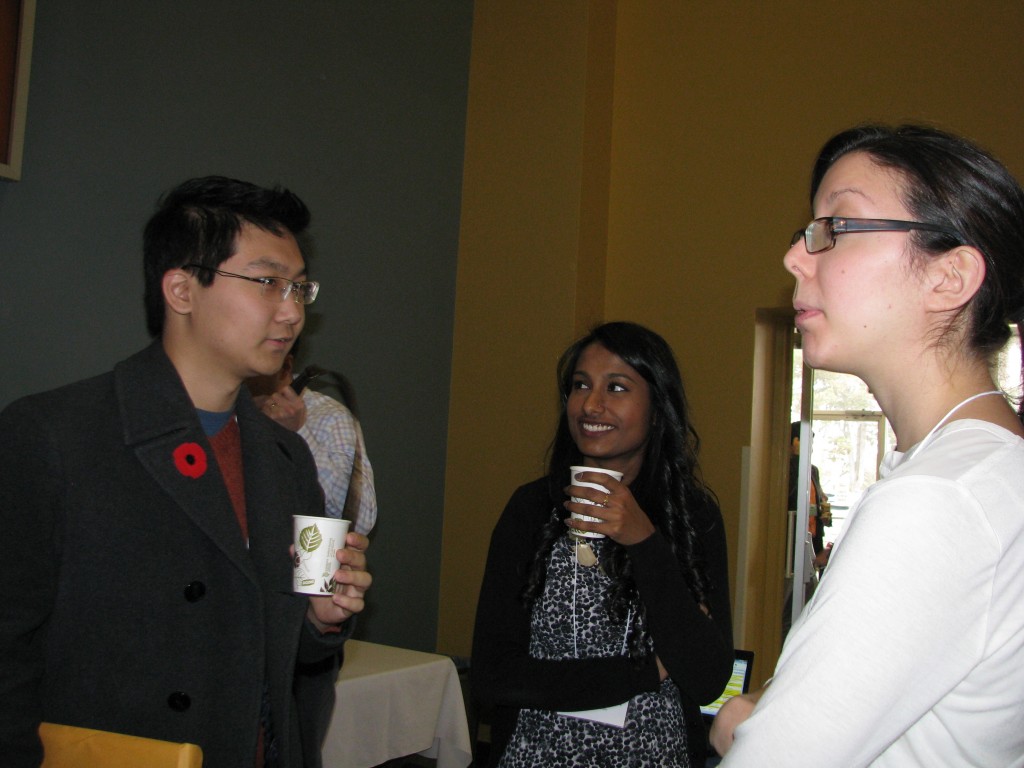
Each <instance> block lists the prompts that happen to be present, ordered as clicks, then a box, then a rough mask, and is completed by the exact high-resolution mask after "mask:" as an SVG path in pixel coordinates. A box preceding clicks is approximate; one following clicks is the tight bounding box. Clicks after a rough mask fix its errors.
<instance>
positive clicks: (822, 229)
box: [789, 216, 964, 253]
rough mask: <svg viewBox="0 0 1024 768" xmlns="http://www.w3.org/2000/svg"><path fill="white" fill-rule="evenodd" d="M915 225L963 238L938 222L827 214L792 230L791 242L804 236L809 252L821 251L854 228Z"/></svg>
mask: <svg viewBox="0 0 1024 768" xmlns="http://www.w3.org/2000/svg"><path fill="white" fill-rule="evenodd" d="M914 229H921V230H925V231H927V232H941V233H942V234H944V235H949V236H950V237H953V238H956V240H957V241H958V242H961V243H962V242H964V240H963V238H962V237H961V236H960V234H959V233H958V232H955V231H954V230H952V229H950V228H949V227H943V226H940V225H938V224H925V223H924V222H920V221H899V220H898V219H846V218H843V217H841V216H826V217H824V218H821V219H815V220H814V221H812V222H811V223H810V224H808V225H807V226H806V227H805V228H804V229H798V230H797V231H796V232H794V233H793V239H792V240H790V242H789V247H790V248H792V247H793V246H794V245H796V244H797V243H798V242H800V238H801V237H802V238H803V239H804V246H805V247H806V248H807V252H808V253H819V252H821V251H827V250H829V249H830V248H834V247H835V244H836V236H838V235H845V234H848V233H851V232H910V231H911V230H914Z"/></svg>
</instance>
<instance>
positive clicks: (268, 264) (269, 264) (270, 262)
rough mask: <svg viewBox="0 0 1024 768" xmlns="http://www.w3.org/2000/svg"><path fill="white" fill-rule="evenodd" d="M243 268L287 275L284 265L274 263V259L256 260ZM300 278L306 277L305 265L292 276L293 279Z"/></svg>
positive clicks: (277, 262)
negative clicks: (266, 270) (268, 270)
mask: <svg viewBox="0 0 1024 768" xmlns="http://www.w3.org/2000/svg"><path fill="white" fill-rule="evenodd" d="M245 267H246V269H253V268H256V269H270V270H273V271H275V272H279V273H280V274H282V275H287V274H288V268H287V267H286V266H285V265H284V264H282V263H281V262H279V261H276V260H274V259H268V258H259V259H256V260H255V261H250V262H249V263H248V264H246V265H245ZM302 277H306V265H305V264H303V265H302V269H300V270H299V271H298V272H297V273H296V274H295V275H294V278H295V279H298V278H302Z"/></svg>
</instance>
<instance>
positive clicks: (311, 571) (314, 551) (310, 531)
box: [292, 515, 348, 595]
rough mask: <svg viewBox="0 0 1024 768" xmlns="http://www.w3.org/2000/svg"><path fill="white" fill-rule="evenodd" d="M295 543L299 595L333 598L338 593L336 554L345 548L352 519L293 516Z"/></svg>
mask: <svg viewBox="0 0 1024 768" xmlns="http://www.w3.org/2000/svg"><path fill="white" fill-rule="evenodd" d="M292 522H293V525H294V531H295V536H294V541H295V571H294V575H293V579H292V581H293V584H294V589H295V591H296V592H301V593H302V594H304V595H329V594H331V593H333V592H334V572H335V571H336V570H338V558H336V557H335V553H337V551H338V550H339V549H344V547H345V535H346V534H347V533H348V520H339V519H338V518H336V517H312V516H310V515H292Z"/></svg>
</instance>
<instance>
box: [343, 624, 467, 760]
mask: <svg viewBox="0 0 1024 768" xmlns="http://www.w3.org/2000/svg"><path fill="white" fill-rule="evenodd" d="M335 691H336V693H337V702H336V703H335V705H334V712H333V714H332V715H331V723H330V726H329V727H328V730H327V739H326V742H325V743H324V748H323V762H324V768H371V766H375V765H380V764H381V763H384V762H387V761H388V760H392V759H395V758H399V757H405V756H407V755H412V754H417V753H418V754H420V755H423V756H424V757H430V758H436V760H437V766H438V768H466V766H468V765H469V764H470V763H471V762H472V761H473V753H472V749H471V746H470V742H469V728H468V727H467V725H466V705H465V702H464V701H463V699H462V687H461V685H460V684H459V676H458V673H457V672H456V671H455V664H453V663H452V660H451V659H450V658H448V657H447V656H440V655H438V654H435V653H423V652H421V651H410V650H408V649H406V648H395V647H392V646H389V645H380V644H378V643H368V642H364V641H361V640H349V641H348V642H347V643H345V663H344V665H343V666H342V668H341V673H340V674H339V675H338V682H337V683H336V684H335Z"/></svg>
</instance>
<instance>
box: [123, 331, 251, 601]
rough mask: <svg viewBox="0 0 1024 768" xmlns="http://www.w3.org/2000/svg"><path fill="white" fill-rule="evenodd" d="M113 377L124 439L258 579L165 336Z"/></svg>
mask: <svg viewBox="0 0 1024 768" xmlns="http://www.w3.org/2000/svg"><path fill="white" fill-rule="evenodd" d="M114 378H115V388H116V392H117V398H118V403H119V407H120V410H121V419H122V424H124V439H125V444H126V445H127V446H129V447H130V448H132V449H133V450H134V451H135V455H136V456H137V457H138V459H139V461H140V462H141V464H142V466H143V467H145V469H146V471H148V472H149V474H150V475H151V476H152V478H153V480H154V481H155V482H156V483H157V484H159V486H160V487H161V488H163V490H164V491H165V492H166V493H167V495H168V496H170V497H171V499H172V500H173V501H174V503H175V504H177V506H178V507H179V508H180V509H181V510H182V512H183V513H184V514H185V515H187V516H188V517H189V519H190V520H191V521H192V522H193V523H194V524H195V525H196V527H198V528H199V529H200V530H201V531H203V533H205V534H206V535H207V536H208V537H209V538H210V539H211V540H212V541H213V542H214V544H216V546H217V547H219V548H220V549H221V550H223V552H224V553H225V555H226V556H227V557H228V558H230V560H231V561H232V562H233V563H234V564H235V565H236V566H237V567H238V569H239V570H240V571H241V572H242V573H244V574H245V575H246V577H248V578H249V579H251V580H252V581H253V582H254V583H258V581H259V580H258V576H257V573H256V569H255V567H254V566H253V562H252V558H251V557H250V556H249V551H248V550H247V549H246V546H245V541H244V540H243V538H242V533H241V530H240V529H239V527H238V521H237V519H236V518H235V514H234V509H233V508H232V506H231V499H230V498H229V496H228V492H227V488H226V487H225V485H224V480H223V478H222V477H221V474H220V471H219V469H218V468H217V461H216V458H215V457H214V455H213V449H212V448H211V447H210V443H209V441H208V440H207V439H206V436H205V435H204V434H203V430H202V427H201V426H200V424H199V418H198V416H197V415H196V411H195V407H194V406H193V405H192V401H191V400H190V399H189V397H188V393H187V392H186V391H185V387H184V385H183V384H182V382H181V379H180V377H179V376H178V373H177V371H176V370H175V368H174V366H173V365H172V364H171V361H170V360H169V359H168V358H167V356H166V354H165V353H164V351H163V347H162V346H161V344H160V342H159V341H157V342H154V343H153V344H151V345H150V346H149V347H148V348H147V349H145V350H143V351H142V352H140V353H138V354H137V355H134V356H132V357H130V358H128V359H127V360H125V361H124V362H122V363H120V364H118V365H117V366H116V367H115V369H114ZM243 460H244V459H243ZM247 474H248V471H247ZM247 485H248V483H247ZM246 491H247V495H248V488H246Z"/></svg>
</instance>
